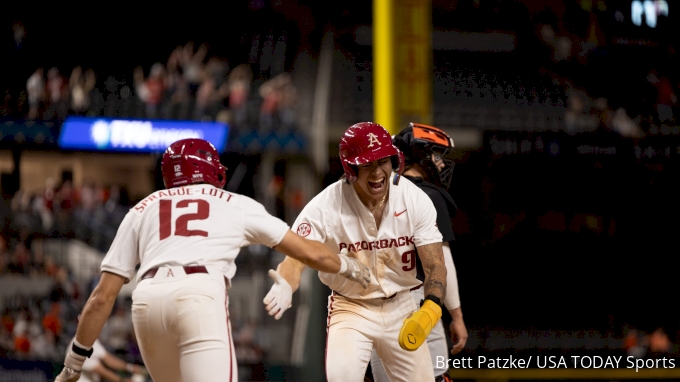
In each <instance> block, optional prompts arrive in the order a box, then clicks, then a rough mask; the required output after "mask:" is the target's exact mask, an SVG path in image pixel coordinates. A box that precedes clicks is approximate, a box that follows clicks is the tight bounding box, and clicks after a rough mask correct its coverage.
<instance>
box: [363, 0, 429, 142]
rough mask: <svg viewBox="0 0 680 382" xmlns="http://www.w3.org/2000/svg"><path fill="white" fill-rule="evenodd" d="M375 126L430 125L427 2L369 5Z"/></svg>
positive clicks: (393, 129)
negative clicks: (377, 124) (417, 123)
mask: <svg viewBox="0 0 680 382" xmlns="http://www.w3.org/2000/svg"><path fill="white" fill-rule="evenodd" d="M373 81H374V83H373V89H374V90H373V97H374V98H373V105H374V110H375V117H374V121H375V122H377V123H380V124H381V125H383V126H384V127H385V128H386V129H387V130H388V131H389V132H390V133H391V134H396V133H397V132H399V131H400V130H401V129H403V128H404V127H406V125H407V124H408V123H409V122H420V123H425V124H432V81H433V79H432V5H431V0H373Z"/></svg>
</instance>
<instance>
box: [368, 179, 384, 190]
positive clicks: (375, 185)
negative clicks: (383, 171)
mask: <svg viewBox="0 0 680 382" xmlns="http://www.w3.org/2000/svg"><path fill="white" fill-rule="evenodd" d="M384 186H385V178H384V177H383V178H382V179H379V180H369V181H368V187H370V189H371V190H372V191H381V190H382V189H383V187H384Z"/></svg>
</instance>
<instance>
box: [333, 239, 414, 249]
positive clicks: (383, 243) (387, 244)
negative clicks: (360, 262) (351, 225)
mask: <svg viewBox="0 0 680 382" xmlns="http://www.w3.org/2000/svg"><path fill="white" fill-rule="evenodd" d="M405 245H415V244H413V236H400V237H398V238H396V239H381V240H375V241H366V240H362V241H357V242H356V243H349V244H347V243H340V250H342V249H343V248H347V251H348V252H358V251H360V250H364V251H370V250H373V249H385V248H395V247H403V246H405Z"/></svg>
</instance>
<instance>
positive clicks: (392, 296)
mask: <svg viewBox="0 0 680 382" xmlns="http://www.w3.org/2000/svg"><path fill="white" fill-rule="evenodd" d="M332 292H333V294H337V295H338V296H341V297H344V298H348V297H347V296H343V295H342V294H340V293H338V292H336V291H332ZM396 295H397V294H396V293H395V294H393V295H391V296H389V297H377V298H378V299H380V300H389V299H392V298H394V296H396Z"/></svg>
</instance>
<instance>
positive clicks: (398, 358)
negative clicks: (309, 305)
mask: <svg viewBox="0 0 680 382" xmlns="http://www.w3.org/2000/svg"><path fill="white" fill-rule="evenodd" d="M416 309H417V307H416V304H415V303H414V301H413V297H411V293H410V292H408V291H404V292H400V293H397V295H396V296H394V297H392V298H390V299H371V300H358V299H351V298H346V297H343V296H341V295H338V294H337V293H335V292H333V293H332V294H331V296H329V298H328V327H327V329H326V333H327V334H326V377H327V380H328V382H363V380H364V376H365V374H366V368H367V366H368V362H370V360H371V352H372V351H373V349H375V351H376V354H378V356H379V357H380V358H381V359H382V360H383V365H384V367H385V372H386V374H387V376H388V377H389V379H390V381H392V382H432V381H433V380H434V374H433V372H432V366H431V361H430V351H429V349H428V347H427V346H421V347H420V348H418V349H417V350H416V351H413V352H410V351H406V350H403V349H402V348H401V347H400V346H399V331H400V330H401V327H402V324H403V322H404V319H405V318H406V317H407V316H408V314H409V313H411V312H413V311H415V310H416Z"/></svg>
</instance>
